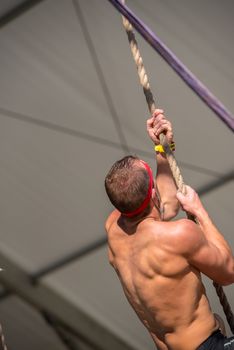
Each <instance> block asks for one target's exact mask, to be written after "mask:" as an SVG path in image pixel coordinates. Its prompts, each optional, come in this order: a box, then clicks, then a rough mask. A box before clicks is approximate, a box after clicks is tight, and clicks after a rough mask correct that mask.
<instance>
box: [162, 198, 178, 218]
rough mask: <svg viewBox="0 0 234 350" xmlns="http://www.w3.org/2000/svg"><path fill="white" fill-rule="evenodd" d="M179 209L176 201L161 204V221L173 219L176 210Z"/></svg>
mask: <svg viewBox="0 0 234 350" xmlns="http://www.w3.org/2000/svg"><path fill="white" fill-rule="evenodd" d="M179 210H180V206H179V203H178V202H176V203H175V202H171V203H169V202H166V203H164V204H163V213H162V220H163V221H170V220H172V219H174V218H175V217H176V216H177V214H178V212H179Z"/></svg>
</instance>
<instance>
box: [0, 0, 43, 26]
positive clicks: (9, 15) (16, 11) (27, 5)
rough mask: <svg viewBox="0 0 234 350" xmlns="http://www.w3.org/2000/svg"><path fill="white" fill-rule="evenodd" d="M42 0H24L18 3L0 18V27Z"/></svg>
mask: <svg viewBox="0 0 234 350" xmlns="http://www.w3.org/2000/svg"><path fill="white" fill-rule="evenodd" d="M42 1H44V0H26V1H24V2H23V3H21V4H19V5H18V6H16V7H15V8H13V9H12V10H10V11H9V12H7V13H6V14H5V15H3V16H2V17H1V18H0V28H2V27H4V26H5V25H6V24H8V23H9V22H11V21H13V20H14V19H16V18H17V17H19V16H21V15H22V14H24V13H25V12H26V11H28V10H30V9H31V8H32V7H34V6H35V5H38V4H39V3H40V2H42Z"/></svg>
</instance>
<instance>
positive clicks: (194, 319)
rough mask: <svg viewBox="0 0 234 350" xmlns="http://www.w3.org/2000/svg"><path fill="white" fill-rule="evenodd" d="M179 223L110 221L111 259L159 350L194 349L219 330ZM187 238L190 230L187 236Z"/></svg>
mask: <svg viewBox="0 0 234 350" xmlns="http://www.w3.org/2000/svg"><path fill="white" fill-rule="evenodd" d="M178 225H180V221H177V222H172V223H166V222H158V221H155V220H154V219H153V218H146V219H144V220H143V221H141V222H140V223H139V224H136V225H135V226H134V225H133V226H131V227H129V226H126V225H125V223H124V221H123V220H122V219H121V217H119V214H118V213H117V212H114V213H113V214H112V215H111V217H110V218H109V219H108V221H107V233H108V243H109V259H110V262H111V264H112V265H113V267H114V268H115V270H116V272H117V274H118V276H119V279H120V282H121V284H122V287H123V290H124V293H125V295H126V297H127V299H128V301H129V303H130V304H131V305H132V307H133V309H134V310H135V312H136V313H137V315H138V317H139V318H140V320H141V321H142V322H143V324H144V325H145V326H146V328H147V329H148V331H149V332H150V334H151V336H152V338H153V340H154V342H155V344H156V345H157V347H158V348H159V349H160V350H169V349H170V350H195V349H196V348H197V347H198V346H199V345H200V344H201V343H202V342H203V341H204V340H205V339H206V338H207V337H208V336H209V335H210V334H211V333H212V332H213V331H214V330H215V328H217V326H216V322H215V319H214V316H213V314H212V312H211V310H210V307H209V303H208V301H207V298H206V295H205V290H204V287H203V285H202V282H201V277H200V273H199V272H198V270H197V269H195V268H194V267H192V266H191V265H189V264H188V262H187V260H186V258H185V257H183V256H182V254H181V253H180V247H179V246H178V245H180V244H181V243H180V242H178V240H177V232H178ZM188 235H189V232H188Z"/></svg>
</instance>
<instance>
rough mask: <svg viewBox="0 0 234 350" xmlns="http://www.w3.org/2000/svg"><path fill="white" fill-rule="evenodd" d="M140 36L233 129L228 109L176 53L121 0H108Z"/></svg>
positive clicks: (232, 118) (233, 122)
mask: <svg viewBox="0 0 234 350" xmlns="http://www.w3.org/2000/svg"><path fill="white" fill-rule="evenodd" d="M108 1H109V2H110V3H111V4H112V5H113V6H114V7H115V8H116V9H117V10H118V11H119V12H120V13H122V15H123V16H124V17H126V18H127V19H128V20H129V22H130V23H131V24H132V25H133V27H134V28H135V29H136V30H137V31H138V32H139V33H140V34H141V35H142V37H143V38H144V39H145V40H146V41H147V42H148V43H149V44H150V45H151V46H152V47H153V49H154V50H156V51H157V52H158V53H159V54H160V55H161V57H162V58H163V59H164V60H165V61H166V62H167V63H168V64H169V65H170V67H171V68H172V69H174V71H175V72H176V73H177V74H178V75H179V76H180V77H181V78H182V79H183V80H184V82H185V83H186V84H187V85H188V86H189V87H190V88H191V89H192V90H193V91H194V92H195V93H196V94H197V95H198V96H199V97H200V98H201V99H202V100H203V101H204V102H205V103H206V105H207V106H208V107H210V108H211V109H212V110H213V111H214V112H215V114H216V115H217V116H218V117H219V118H220V119H221V120H222V121H223V122H224V123H225V124H226V125H227V126H228V127H229V128H230V129H231V130H232V131H234V117H233V115H232V114H231V112H230V111H228V110H227V108H226V107H225V106H224V105H223V104H222V103H221V102H220V101H219V100H218V99H217V98H216V97H215V96H214V95H213V94H212V93H211V92H210V91H209V90H208V89H207V87H206V86H205V85H204V84H203V83H202V82H201V81H200V80H199V79H197V78H196V77H195V75H194V74H193V73H192V72H191V71H190V70H189V69H188V68H187V67H186V66H185V65H184V64H183V63H182V62H181V61H180V60H179V59H178V58H177V57H176V55H175V54H174V53H173V52H172V51H171V50H170V49H169V48H168V47H167V46H166V45H165V44H164V43H163V42H162V41H161V40H160V39H159V38H158V37H157V36H156V35H155V33H154V32H153V31H152V30H151V29H150V28H149V27H147V26H146V25H145V24H144V23H143V22H142V21H141V20H140V19H139V18H138V17H137V16H136V15H135V14H134V13H133V12H132V11H131V10H130V9H129V8H128V7H127V6H126V5H124V4H123V3H122V2H121V0H108Z"/></svg>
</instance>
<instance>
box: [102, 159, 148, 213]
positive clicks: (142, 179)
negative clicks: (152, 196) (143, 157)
mask: <svg viewBox="0 0 234 350" xmlns="http://www.w3.org/2000/svg"><path fill="white" fill-rule="evenodd" d="M139 161H140V159H139V158H137V157H133V156H126V157H124V158H122V159H120V160H118V161H117V162H115V163H114V165H113V166H112V167H111V169H110V171H109V172H108V174H107V176H106V178H105V189H106V193H107V195H108V197H109V199H110V201H111V203H112V204H113V205H114V206H115V207H116V208H117V209H118V210H119V211H120V212H122V213H127V212H132V211H134V210H136V209H137V208H139V206H140V205H141V204H142V202H143V201H144V199H145V198H146V196H147V192H148V187H149V175H148V173H147V171H146V169H145V168H143V167H140V166H139Z"/></svg>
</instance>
